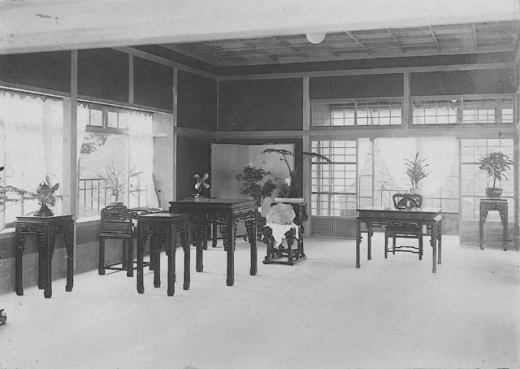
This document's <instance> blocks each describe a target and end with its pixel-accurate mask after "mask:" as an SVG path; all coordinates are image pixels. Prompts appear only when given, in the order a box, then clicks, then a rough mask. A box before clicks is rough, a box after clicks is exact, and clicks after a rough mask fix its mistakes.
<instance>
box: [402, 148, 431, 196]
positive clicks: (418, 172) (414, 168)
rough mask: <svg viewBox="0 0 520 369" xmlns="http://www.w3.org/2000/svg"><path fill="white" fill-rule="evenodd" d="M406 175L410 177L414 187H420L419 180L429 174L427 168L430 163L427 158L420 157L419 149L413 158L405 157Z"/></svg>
mask: <svg viewBox="0 0 520 369" xmlns="http://www.w3.org/2000/svg"><path fill="white" fill-rule="evenodd" d="M404 163H405V168H406V175H407V176H408V178H409V179H410V183H411V185H412V188H413V189H418V188H419V182H420V181H421V180H423V179H424V178H426V177H427V176H428V173H427V172H426V170H425V168H426V167H427V166H428V165H429V164H428V163H426V159H423V158H421V157H420V154H419V151H417V153H416V154H415V157H414V159H413V160H410V159H405V160H404Z"/></svg>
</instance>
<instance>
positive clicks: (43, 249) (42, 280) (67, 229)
mask: <svg viewBox="0 0 520 369" xmlns="http://www.w3.org/2000/svg"><path fill="white" fill-rule="evenodd" d="M59 233H63V235H64V238H65V247H66V249H67V284H66V286H65V290H66V291H67V292H70V291H72V286H73V278H74V276H73V275H74V271H73V267H74V265H73V259H74V246H73V244H72V243H73V240H74V220H73V219H72V215H56V216H50V217H38V216H23V217H17V220H16V264H15V288H16V294H17V295H19V296H21V295H23V283H22V271H23V268H22V259H23V253H24V251H25V240H26V238H27V235H30V234H34V235H36V236H37V241H38V288H40V289H44V290H45V291H44V296H45V297H46V298H50V297H51V296H52V257H53V255H54V242H55V240H56V235H57V234H59Z"/></svg>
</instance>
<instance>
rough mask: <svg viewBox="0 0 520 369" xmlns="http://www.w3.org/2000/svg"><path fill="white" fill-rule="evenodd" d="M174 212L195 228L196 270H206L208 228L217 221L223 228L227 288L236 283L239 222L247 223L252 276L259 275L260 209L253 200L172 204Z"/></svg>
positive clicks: (212, 200)
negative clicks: (205, 255) (189, 219)
mask: <svg viewBox="0 0 520 369" xmlns="http://www.w3.org/2000/svg"><path fill="white" fill-rule="evenodd" d="M170 212H171V213H177V214H188V215H190V216H191V218H192V219H193V221H194V224H195V241H196V247H197V257H196V270H197V272H202V270H203V264H202V259H203V255H202V253H203V245H202V241H203V240H205V236H206V232H207V229H208V224H210V223H213V222H214V221H215V220H216V221H217V222H218V223H219V224H223V225H224V227H222V237H223V239H224V244H225V246H226V249H227V273H226V284H227V285H228V286H233V284H234V283H235V232H236V226H237V222H238V221H241V220H242V221H245V223H246V227H247V232H248V235H249V237H248V238H249V243H250V245H251V269H250V272H249V274H251V275H256V272H257V249H256V216H257V212H258V208H257V206H256V204H255V202H254V201H253V200H247V199H205V198H199V199H188V200H180V201H171V202H170Z"/></svg>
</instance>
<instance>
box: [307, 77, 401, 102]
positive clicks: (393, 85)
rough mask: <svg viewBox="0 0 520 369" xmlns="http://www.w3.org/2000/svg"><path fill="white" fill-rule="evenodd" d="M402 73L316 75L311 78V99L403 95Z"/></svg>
mask: <svg viewBox="0 0 520 369" xmlns="http://www.w3.org/2000/svg"><path fill="white" fill-rule="evenodd" d="M403 91H404V88H403V75H402V74H374V75H364V76H336V77H316V78H311V79H310V91H309V92H310V98H311V99H346V98H364V97H402V96H403V93H404V92H403Z"/></svg>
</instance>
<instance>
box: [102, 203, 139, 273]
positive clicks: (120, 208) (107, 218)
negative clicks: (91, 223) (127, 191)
mask: <svg viewBox="0 0 520 369" xmlns="http://www.w3.org/2000/svg"><path fill="white" fill-rule="evenodd" d="M135 216H136V214H135V213H134V212H133V211H132V210H129V209H128V208H127V207H126V206H124V205H123V203H116V204H115V205H109V206H107V207H105V208H104V209H102V210H101V228H100V230H99V262H98V273H99V274H100V275H103V274H105V269H110V270H126V275H127V276H128V277H132V276H133V275H134V272H133V271H134V257H133V255H134V246H133V239H134V236H135V229H134V228H135V227H134V223H133V219H134V218H135ZM106 239H117V240H122V241H123V260H122V261H118V262H115V263H111V264H108V265H105V240H106Z"/></svg>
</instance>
